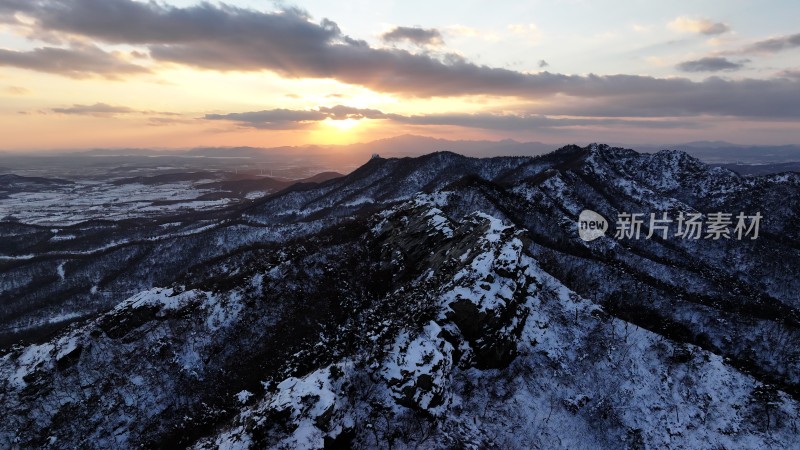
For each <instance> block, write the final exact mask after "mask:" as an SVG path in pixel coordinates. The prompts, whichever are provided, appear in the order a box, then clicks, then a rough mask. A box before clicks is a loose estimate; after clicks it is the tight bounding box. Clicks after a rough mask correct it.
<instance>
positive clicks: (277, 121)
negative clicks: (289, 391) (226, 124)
mask: <svg viewBox="0 0 800 450" xmlns="http://www.w3.org/2000/svg"><path fill="white" fill-rule="evenodd" d="M203 118H204V119H206V120H227V121H231V122H235V123H236V124H238V125H239V126H243V127H250V128H259V129H264V130H292V129H300V128H305V127H307V126H308V125H310V124H312V123H314V122H319V121H321V120H325V119H326V118H328V115H327V114H325V113H324V112H321V111H312V110H304V111H299V110H291V109H272V110H265V111H253V112H243V113H230V114H206V115H205V117H203Z"/></svg>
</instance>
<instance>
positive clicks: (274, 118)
mask: <svg viewBox="0 0 800 450" xmlns="http://www.w3.org/2000/svg"><path fill="white" fill-rule="evenodd" d="M204 119H207V120H224V121H230V122H234V123H236V124H237V125H239V126H242V127H248V128H258V129H268V130H277V129H280V130H297V129H305V128H308V127H309V126H311V125H312V124H314V123H315V122H321V121H324V120H345V119H356V120H359V119H373V120H386V121H389V122H393V123H397V124H404V125H418V126H432V125H436V126H441V125H445V126H456V127H465V128H482V129H490V130H503V131H530V130H534V129H548V128H564V127H587V126H635V127H638V128H694V127H696V126H697V125H696V122H694V121H680V120H648V119H644V120H642V119H622V118H551V117H547V116H545V115H541V114H520V115H514V114H487V113H483V114H464V113H450V114H425V115H410V116H404V115H400V114H392V113H384V112H382V111H379V110H375V109H363V108H354V107H350V106H344V105H337V106H334V107H331V108H326V107H320V108H318V109H317V110H287V109H273V110H266V111H254V112H244V113H230V114H208V115H206V116H205V117H204Z"/></svg>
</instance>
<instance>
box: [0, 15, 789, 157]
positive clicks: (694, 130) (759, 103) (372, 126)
mask: <svg viewBox="0 0 800 450" xmlns="http://www.w3.org/2000/svg"><path fill="white" fill-rule="evenodd" d="M797 17H800V2H797V1H796V0H786V1H769V0H766V1H765V0H762V1H758V2H756V1H749V0H725V1H714V0H693V1H671V2H655V1H650V0H613V1H607V0H585V1H584V0H549V1H538V0H531V1H518V0H517V1H505V0H492V1H489V0H458V1H449V0H439V1H435V2H432V1H424V2H422V1H412V0H403V1H394V0H390V1H374V0H373V1H365V0H351V1H345V2H332V1H323V0H313V1H296V2H289V1H280V2H275V1H257V0H228V1H226V2H196V1H189V0H171V1H137V0H0V149H2V150H10V151H26V152H32V151H40V150H48V151H50V150H59V149H70V150H74V149H84V148H132V147H138V148H142V147H147V148H190V147H196V146H256V147H274V146H284V145H306V144H348V143H354V142H367V141H371V140H374V139H381V138H388V137H392V136H397V135H402V134H416V135H425V136H432V137H438V138H446V139H488V140H501V139H516V140H522V141H540V142H545V143H553V144H557V145H563V144H568V143H578V144H584V143H589V142H608V143H623V144H629V145H635V144H678V143H684V142H690V141H702V140H708V141H711V140H724V141H728V142H733V143H739V144H759V145H778V144H800V25H798V23H799V22H798V21H797Z"/></svg>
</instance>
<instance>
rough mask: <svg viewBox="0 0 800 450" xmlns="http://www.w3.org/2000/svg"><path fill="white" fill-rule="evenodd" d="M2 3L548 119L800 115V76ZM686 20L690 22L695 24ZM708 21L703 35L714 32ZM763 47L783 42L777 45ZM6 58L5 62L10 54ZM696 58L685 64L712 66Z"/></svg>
mask: <svg viewBox="0 0 800 450" xmlns="http://www.w3.org/2000/svg"><path fill="white" fill-rule="evenodd" d="M0 1H4V3H3V5H4V7H5V8H6V9H8V10H11V11H14V10H23V9H24V10H26V14H27V15H28V16H30V17H33V18H34V19H35V20H36V24H35V26H36V27H39V28H40V29H44V30H48V31H50V32H54V33H62V34H66V35H69V34H72V35H80V36H82V37H84V38H89V39H94V40H97V41H101V42H105V43H125V44H134V45H141V46H143V47H146V49H147V50H148V53H149V55H150V57H151V59H152V60H154V61H156V62H172V63H179V64H184V65H189V66H194V67H199V68H204V69H214V70H221V71H226V70H237V71H238V70H244V71H261V70H268V71H272V72H275V73H278V74H280V75H282V76H284V77H287V78H324V79H336V80H338V81H340V82H343V83H349V84H354V85H360V86H364V87H367V88H370V89H373V90H375V91H379V92H387V93H394V94H402V95H407V96H417V97H430V96H461V95H495V96H513V97H519V98H521V99H526V100H535V101H536V102H537V103H542V104H545V103H549V104H550V105H552V106H550V107H549V108H552V109H551V110H548V111H547V113H548V114H550V113H551V111H555V110H558V109H559V108H566V106H562V105H570V106H569V108H571V109H572V114H573V115H592V114H594V113H592V114H590V113H588V112H583V111H584V109H587V108H595V107H597V108H601V109H602V108H606V109H607V110H609V111H615V113H616V114H618V115H619V116H623V117H624V116H628V117H636V116H650V115H659V114H661V115H663V116H673V115H684V114H685V115H694V114H697V113H700V114H711V115H722V116H747V117H751V116H758V117H776V118H784V117H795V118H796V117H798V115H800V113H798V112H796V111H797V110H798V108H797V107H796V105H797V104H800V83H799V82H798V80H797V79H790V78H775V79H770V80H722V79H718V78H710V79H707V80H704V81H691V80H688V79H684V78H654V77H649V76H637V75H607V76H599V75H564V74H555V73H550V72H540V73H533V74H531V73H523V72H518V71H514V70H509V69H502V68H494V67H488V66H484V65H479V64H475V63H473V62H470V61H468V60H466V59H464V58H463V57H459V56H457V55H444V56H441V57H437V56H434V55H431V54H429V53H412V52H409V51H407V50H403V49H397V48H372V47H370V46H369V45H367V44H366V43H365V42H363V41H357V40H354V39H352V38H350V37H348V36H346V35H345V34H343V33H342V31H341V30H340V29H339V27H338V26H337V25H336V24H335V23H334V22H331V21H329V20H322V21H320V22H318V23H317V22H314V21H312V20H311V19H310V18H309V16H308V14H306V13H305V12H303V11H300V10H296V9H289V10H286V11H281V12H271V13H265V12H259V11H253V10H248V9H241V8H236V7H232V6H224V5H223V6H216V5H212V4H209V3H201V4H199V5H196V6H191V7H186V8H177V7H173V6H168V5H165V4H163V3H158V2H146V3H145V2H137V1H132V0H35V1H30V2H15V3H16V6H14V4H12V3H10V2H8V0H0ZM15 8H16V9H15ZM689 22H690V21H689ZM689 22H686V24H688V25H686V24H683V25H686V26H689V25H692V24H691V23H689ZM683 25H682V26H683ZM701 25H702V27H701V29H700V32H702V31H703V30H706V29H708V30H711V29H712V28H707V27H706V25H704V24H701ZM692 26H693V25H692ZM703 27H706V28H703ZM67 37H68V36H67ZM786 42H788V43H791V42H793V41H792V40H791V39H788V40H786ZM767 47H769V48H777V47H776V46H775V45H774V44H773V45H771V46H767ZM51 51H61V52H69V50H63V49H51ZM6 52H8V51H6ZM11 53H12V54H15V55H16V53H15V52H11ZM2 56H3V55H0V61H2V59H3V58H2ZM5 56H6V59H7V58H8V54H6V55H5ZM108 56H110V55H108V54H106V57H108ZM37 61H38V63H37V64H38V65H39V67H40V69H38V70H48V71H54V72H57V73H64V72H65V71H64V69H63V68H62V67H61V66H60V65H59V64H57V63H52V62H48V61H47V59H46V58H38V59H37ZM700 61H703V60H700ZM110 62H111V63H116V64H127V63H122V62H120V61H118V60H112V61H110ZM712 62H713V61H712ZM106 63H107V64H105V65H104V64H97V65H96V67H83V68H82V71H80V70H79V71H77V72H75V71H71V72H69V71H68V72H67V73H73V74H75V73H78V74H86V73H89V72H91V71H92V70H95V71H96V72H97V73H100V74H108V73H109V70H111V69H112V68H114V66H113V64H111V65H110V64H108V63H109V61H106ZM695 63H696V64H695V65H694V66H692V65H689V66H688V67H689V68H690V69H691V68H693V67H703V66H704V67H705V68H706V69H707V68H709V67H713V64H711V65H709V64H705V65H703V64H699V63H697V62H695ZM729 63H730V64H733V65H734V66H735V65H736V64H740V63H736V62H730V61H729ZM19 64H20V62H19V61H17V62H16V65H19ZM26 64H27V65H28V66H29V67H33V66H34V64H32V63H30V62H27V63H26ZM726 68H731V67H730V66H728V67H726ZM116 70H122V71H125V70H127V71H132V70H143V69H142V68H141V67H138V66H131V65H129V64H128V65H121V66H116ZM71 76H75V75H71ZM553 100H557V101H553ZM678 102H682V103H678ZM315 114H323V113H322V112H320V111H317V112H315ZM600 115H603V114H600ZM243 119H246V118H243ZM245 122H246V120H245ZM257 123H262V124H263V125H262V126H265V127H280V126H282V124H286V123H293V122H292V121H291V120H288V121H287V120H283V121H281V120H280V117H277V118H273V119H272V120H262V121H260V122H258V121H257Z"/></svg>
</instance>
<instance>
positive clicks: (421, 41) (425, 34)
mask: <svg viewBox="0 0 800 450" xmlns="http://www.w3.org/2000/svg"><path fill="white" fill-rule="evenodd" d="M381 39H383V41H384V42H400V41H408V42H411V43H413V44H416V45H442V44H443V43H444V40H443V39H442V33H440V32H439V30H437V29H435V28H427V29H426V28H417V27H395V28H394V29H393V30H391V31H388V32H386V33H383V34H382V35H381Z"/></svg>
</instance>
